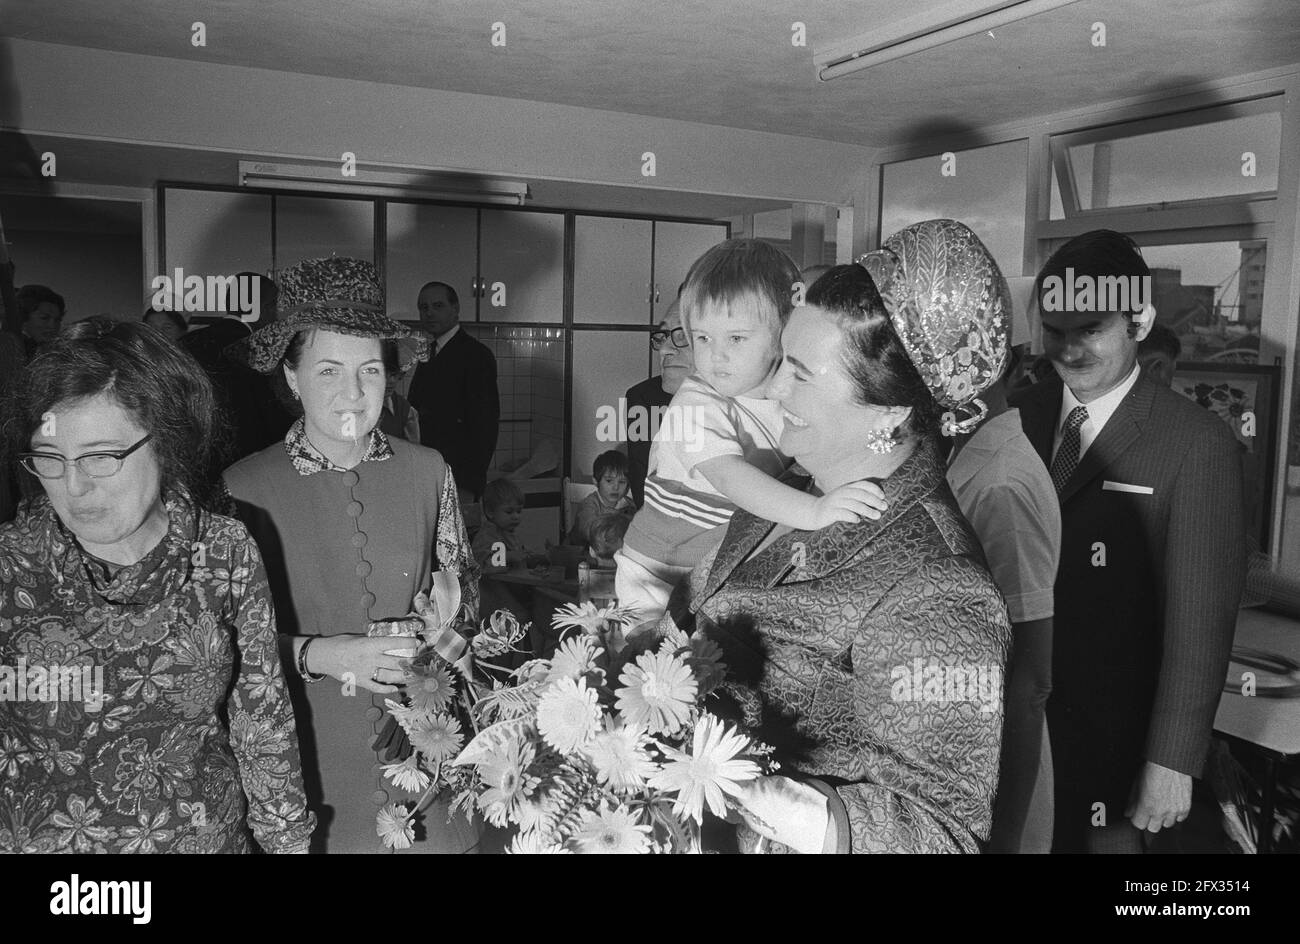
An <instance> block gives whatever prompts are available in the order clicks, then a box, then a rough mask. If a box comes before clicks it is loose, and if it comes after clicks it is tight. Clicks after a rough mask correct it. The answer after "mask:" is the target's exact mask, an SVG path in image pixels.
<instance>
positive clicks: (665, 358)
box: [623, 302, 695, 508]
mask: <svg viewBox="0 0 1300 944" xmlns="http://www.w3.org/2000/svg"><path fill="white" fill-rule="evenodd" d="M650 346H651V347H653V348H654V350H655V353H657V354H658V355H659V373H657V374H656V375H655V376H653V377H651V378H649V379H648V380H643V381H641V382H640V383H639V384H635V385H634V386H631V387H629V388H628V389H627V392H626V393H624V394H623V400H624V402H625V404H626V409H627V412H628V427H629V433H628V437H629V438H628V442H627V484H628V488H629V489H630V490H631V492H632V501H633V502H634V503H635V504H636V507H638V508H640V507H641V503H642V502H643V501H645V477H646V474H647V472H648V470H649V468H650V446H651V444H652V436H653V432H652V429H654V428H657V427H658V424H657V423H656V424H653V426H652V424H651V422H650V417H652V416H656V415H657V416H662V415H663V411H664V410H665V409H666V408H667V407H668V404H670V403H671V402H672V400H673V394H674V393H676V392H677V388H678V387H680V386H681V385H682V381H683V380H685V379H686V377H687V376H688V375H689V374H690V372H691V371H693V370H694V369H695V358H694V356H693V355H692V354H691V342H690V339H689V338H687V337H686V331H685V330H684V329H683V328H682V312H681V308H680V307H679V305H678V303H677V302H673V303H672V304H671V305H669V306H668V310H667V311H666V312H664V320H663V321H661V322H659V324H658V325H657V326H656V327H655V330H654V331H652V332H650ZM634 411H635V412H634ZM637 416H642V417H645V419H644V421H643V422H642V423H640V424H639V425H636V426H634V424H633V420H634V418H635V417H637ZM633 430H635V431H636V433H637V435H635V436H634V435H632V431H633Z"/></svg>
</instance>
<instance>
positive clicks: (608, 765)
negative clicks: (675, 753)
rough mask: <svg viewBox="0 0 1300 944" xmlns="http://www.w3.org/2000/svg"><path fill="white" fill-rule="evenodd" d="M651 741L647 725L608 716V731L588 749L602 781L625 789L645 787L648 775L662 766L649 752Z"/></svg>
mask: <svg viewBox="0 0 1300 944" xmlns="http://www.w3.org/2000/svg"><path fill="white" fill-rule="evenodd" d="M649 740H650V739H649V738H648V737H646V733H645V729H644V728H638V727H633V726H631V725H624V724H619V723H618V722H616V721H615V720H614V719H613V718H606V719H605V730H604V731H602V732H601V733H600V734H597V735H596V736H595V738H593V739H592V742H591V743H590V744H588V745H587V748H586V751H587V756H588V757H589V758H590V759H591V765H592V766H593V767H595V768H596V776H597V777H598V778H599V779H600V782H601V783H604V784H608V785H609V786H610V787H611V788H612V789H614V790H622V791H625V792H626V791H632V790H639V789H641V788H642V787H644V786H645V783H646V778H647V777H649V776H650V775H651V774H653V773H654V772H655V771H656V770H658V769H659V768H658V767H657V766H656V765H655V763H654V761H652V760H651V759H650V755H649V754H648V753H647V752H646V745H647V744H648V743H649Z"/></svg>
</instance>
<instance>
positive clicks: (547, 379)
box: [461, 322, 564, 479]
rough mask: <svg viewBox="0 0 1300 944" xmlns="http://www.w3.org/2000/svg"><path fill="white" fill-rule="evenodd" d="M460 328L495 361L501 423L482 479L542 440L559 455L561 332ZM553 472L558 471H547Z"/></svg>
mask: <svg viewBox="0 0 1300 944" xmlns="http://www.w3.org/2000/svg"><path fill="white" fill-rule="evenodd" d="M461 328H462V329H464V330H467V331H468V332H469V333H470V334H472V335H473V336H474V337H476V338H478V339H479V340H480V341H482V342H483V343H484V344H486V345H487V347H488V350H490V351H491V352H492V354H493V355H494V356H495V357H496V360H497V390H498V391H499V393H500V395H501V426H500V432H499V433H498V435H497V450H496V454H495V455H494V456H493V457H492V465H491V466H490V467H489V469H488V478H489V479H491V478H494V477H495V476H497V475H498V474H500V473H502V472H508V471H510V470H511V469H514V468H516V467H517V466H519V465H520V464H522V463H523V462H524V460H526V459H527V458H528V457H529V456H530V455H532V453H533V451H534V450H535V449H536V448H537V447H538V445H539V443H540V442H541V441H542V440H544V439H548V438H549V439H551V440H552V441H553V442H554V447H555V454H556V456H557V459H559V460H562V459H563V456H564V332H563V331H562V330H561V329H559V328H544V327H533V326H530V325H497V326H493V325H477V324H467V323H464V322H462V323H461ZM553 474H558V473H553Z"/></svg>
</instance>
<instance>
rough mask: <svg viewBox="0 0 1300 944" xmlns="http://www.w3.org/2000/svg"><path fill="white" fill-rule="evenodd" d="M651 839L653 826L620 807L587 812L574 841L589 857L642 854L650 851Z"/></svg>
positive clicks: (580, 850) (579, 850)
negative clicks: (645, 823) (651, 827)
mask: <svg viewBox="0 0 1300 944" xmlns="http://www.w3.org/2000/svg"><path fill="white" fill-rule="evenodd" d="M649 836H650V827H649V826H642V825H640V824H638V823H637V821H636V817H635V816H633V815H632V814H631V813H630V812H628V810H627V808H626V807H622V806H620V807H616V808H614V809H610V808H609V807H605V808H604V809H602V810H600V812H589V813H587V815H586V817H585V818H584V819H583V821H582V825H581V826H580V827H579V828H578V832H577V833H575V834H574V837H573V839H574V842H576V843H577V844H578V852H581V853H586V854H588V855H643V854H645V853H648V852H649V851H650V838H649Z"/></svg>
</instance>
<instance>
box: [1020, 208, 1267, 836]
mask: <svg viewBox="0 0 1300 944" xmlns="http://www.w3.org/2000/svg"><path fill="white" fill-rule="evenodd" d="M1115 279H1122V280H1124V281H1123V284H1125V285H1128V286H1132V287H1134V288H1136V289H1137V291H1136V292H1133V291H1130V292H1128V293H1127V294H1126V295H1124V297H1123V298H1122V299H1121V300H1120V301H1116V299H1115V296H1114V294H1113V293H1107V294H1108V295H1110V296H1111V297H1109V298H1107V300H1106V301H1104V302H1102V301H1096V302H1095V303H1089V304H1084V305H1080V304H1078V303H1072V304H1064V305H1063V304H1061V301H1060V299H1061V298H1062V297H1068V298H1070V299H1072V300H1073V299H1077V298H1080V297H1081V296H1079V295H1076V294H1074V293H1075V292H1076V289H1079V290H1080V291H1082V287H1083V286H1090V287H1091V289H1092V298H1093V299H1098V300H1099V299H1100V298H1101V296H1102V292H1101V290H1100V288H1099V286H1101V285H1102V284H1104V280H1115ZM1111 284H1115V283H1114V282H1112V283H1111ZM1062 285H1065V291H1064V293H1061V292H1060V291H1055V289H1057V288H1059V287H1060V286H1062ZM1142 286H1145V288H1142ZM1035 292H1036V296H1037V299H1038V304H1039V315H1040V317H1041V319H1042V327H1043V348H1044V351H1045V353H1046V356H1047V357H1048V358H1049V359H1050V360H1051V362H1052V365H1053V366H1054V367H1055V369H1056V373H1057V374H1058V375H1059V376H1057V377H1054V378H1051V379H1048V380H1045V381H1043V382H1041V383H1039V384H1037V385H1035V386H1033V387H1031V388H1030V389H1028V390H1026V391H1023V392H1022V393H1020V394H1018V395H1017V396H1015V397H1013V398H1012V405H1014V406H1017V407H1018V408H1019V409H1020V417H1021V423H1022V425H1023V427H1024V430H1025V433H1026V434H1027V435H1028V436H1029V439H1030V442H1032V443H1033V445H1034V448H1035V449H1036V450H1037V452H1038V454H1039V455H1040V456H1042V458H1043V461H1044V462H1045V463H1046V465H1047V467H1048V470H1049V472H1050V474H1051V478H1052V483H1053V486H1054V487H1055V489H1056V491H1057V495H1058V497H1059V501H1060V504H1061V525H1062V540H1061V563H1060V567H1059V569H1058V571H1057V576H1056V585H1055V588H1054V596H1055V627H1054V628H1055V633H1054V638H1053V653H1052V655H1053V659H1052V694H1051V697H1050V698H1049V700H1048V706H1047V716H1048V727H1049V729H1050V733H1051V741H1052V756H1053V760H1054V766H1055V793H1056V804H1055V805H1056V828H1055V842H1054V844H1053V851H1055V852H1085V851H1087V852H1141V851H1143V841H1142V840H1143V838H1144V837H1145V838H1147V839H1149V838H1151V837H1152V836H1154V835H1155V834H1156V833H1158V832H1160V831H1161V830H1162V829H1169V828H1171V827H1174V826H1176V825H1178V824H1179V823H1181V822H1183V820H1185V819H1186V818H1187V816H1188V813H1189V812H1190V810H1191V800H1192V779H1193V778H1195V777H1199V776H1201V772H1202V768H1203V766H1204V762H1205V758H1206V754H1207V752H1208V749H1209V744H1210V734H1211V731H1212V729H1213V725H1214V715H1215V711H1216V709H1217V708H1218V705H1219V696H1220V693H1221V691H1222V689H1223V681H1224V678H1225V673H1226V671H1227V664H1228V656H1229V653H1230V651H1231V648H1232V637H1233V630H1234V627H1235V625H1236V619H1237V608H1238V604H1239V602H1240V599H1241V592H1242V583H1243V579H1244V572H1245V567H1244V550H1245V546H1246V545H1245V527H1244V521H1243V514H1242V482H1241V464H1240V461H1239V459H1238V449H1237V443H1236V440H1235V439H1234V438H1233V436H1232V434H1231V433H1230V432H1229V431H1228V429H1227V428H1226V427H1225V426H1224V424H1223V423H1222V422H1221V421H1220V420H1219V419H1218V418H1217V417H1215V416H1214V415H1212V414H1210V413H1209V412H1207V411H1205V410H1203V409H1201V408H1200V407H1198V406H1196V405H1195V404H1194V403H1192V402H1190V401H1189V400H1187V399H1185V398H1183V397H1180V396H1178V395H1177V394H1175V393H1173V392H1172V391H1170V390H1169V389H1168V388H1167V387H1166V386H1163V385H1162V384H1160V383H1158V382H1156V381H1155V380H1153V379H1152V378H1151V377H1149V376H1146V375H1144V374H1143V372H1142V370H1141V369H1140V368H1139V366H1138V346H1139V345H1140V343H1141V342H1142V340H1143V339H1144V338H1146V337H1147V335H1148V334H1149V333H1150V331H1151V327H1152V324H1153V322H1154V320H1155V310H1154V309H1153V308H1152V307H1151V306H1150V305H1149V304H1148V303H1147V302H1148V301H1149V299H1150V270H1149V269H1148V268H1147V265H1146V263H1145V262H1144V261H1143V259H1142V255H1141V253H1140V252H1139V250H1138V248H1137V245H1136V244H1135V243H1134V242H1133V240H1131V239H1130V238H1129V237H1127V236H1124V235H1122V234H1120V233H1116V232H1113V231H1110V230H1095V231H1093V232H1089V233H1085V234H1083V235H1081V236H1078V237H1075V238H1074V239H1072V240H1070V241H1069V242H1067V243H1066V244H1065V245H1064V246H1062V247H1061V248H1060V249H1058V250H1057V251H1056V252H1055V253H1053V255H1052V257H1051V258H1050V259H1049V260H1048V261H1047V264H1046V265H1045V266H1044V267H1043V270H1042V271H1041V272H1040V273H1039V274H1038V280H1037V282H1036V284H1035ZM1135 295H1136V297H1135Z"/></svg>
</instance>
